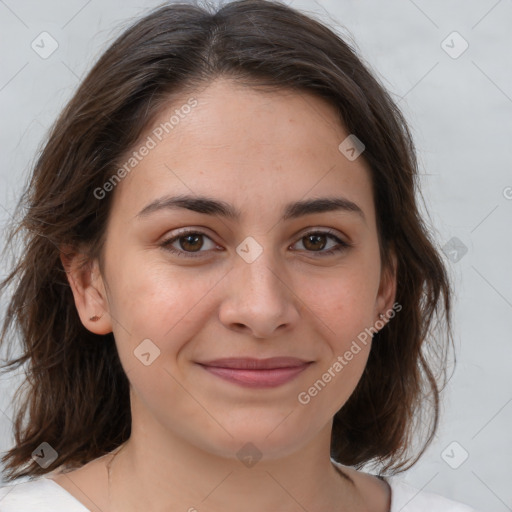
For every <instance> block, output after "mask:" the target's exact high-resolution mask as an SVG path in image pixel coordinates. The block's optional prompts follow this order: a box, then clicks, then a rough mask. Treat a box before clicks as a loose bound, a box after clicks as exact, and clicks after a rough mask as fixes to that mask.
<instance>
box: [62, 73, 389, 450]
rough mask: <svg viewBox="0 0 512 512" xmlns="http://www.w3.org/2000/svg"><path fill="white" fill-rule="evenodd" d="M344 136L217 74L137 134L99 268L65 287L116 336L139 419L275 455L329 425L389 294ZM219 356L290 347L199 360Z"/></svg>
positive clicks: (216, 443) (303, 102)
mask: <svg viewBox="0 0 512 512" xmlns="http://www.w3.org/2000/svg"><path fill="white" fill-rule="evenodd" d="M192 97H193V98H194V101H193V100H191V98H192ZM195 102H197V103H195ZM186 104H189V105H194V106H193V108H184V107H183V105H186ZM180 107H181V108H180ZM176 109H177V110H178V111H179V115H177V117H175V119H174V121H173V127H172V129H169V128H168V132H169V133H168V134H166V133H165V131H164V132H163V134H164V135H165V136H164V137H162V136H161V132H162V130H161V128H160V129H159V128H158V127H159V126H160V125H161V123H165V122H166V121H169V119H170V118H171V116H172V115H173V114H175V111H176ZM178 117H179V120H178V121H177V122H176V119H178ZM167 126H168V127H169V125H167ZM153 130H156V131H153ZM156 134H159V135H160V138H161V139H162V140H159V137H158V136H157V135H156ZM348 135H349V134H348V133H347V132H346V131H345V130H344V128H343V127H342V125H341V123H340V122H339V120H338V119H337V117H336V115H335V113H334V111H333V110H332V108H331V107H330V106H329V105H328V104H326V103H324V102H323V100H321V99H319V98H317V97H315V96H312V95H309V94H298V93H294V92H290V91H287V92H261V91H256V90H254V89H250V88H244V87H242V86H239V85H235V84H234V83H233V82H231V81H228V80H217V81H215V82H213V83H211V84H210V85H209V86H208V87H207V88H206V89H204V90H202V91H201V92H199V93H196V94H190V95H189V96H186V95H184V96H183V101H182V102H181V103H180V102H178V103H176V102H174V103H173V104H172V105H169V109H168V110H166V111H164V112H162V113H161V117H160V119H157V120H156V122H155V123H154V124H153V125H152V126H151V127H150V129H149V130H148V131H147V133H146V134H145V135H144V137H143V138H142V139H141V140H142V141H143V143H147V142H148V141H149V138H148V137H151V138H152V140H153V141H154V142H155V145H154V147H152V148H151V149H149V151H148V152H147V154H146V155H145V156H144V157H143V158H141V160H140V162H138V164H137V165H136V166H135V167H134V168H133V169H132V170H131V171H130V172H129V173H127V175H126V176H125V177H124V178H123V180H122V181H121V182H120V183H119V184H117V185H116V187H115V190H113V191H112V192H111V193H113V194H114V197H113V204H112V210H111V213H110V217H109V222H108V226H107V232H106V243H105V246H104V252H103V263H104V265H103V268H102V269H101V274H100V272H99V267H98V266H97V262H94V266H93V271H92V274H91V279H90V281H88V284H86V285H85V286H84V292H83V293H82V295H80V292H79V291H78V287H76V286H75V285H73V283H72V286H73V291H74V293H75V301H76V303H77V307H78V309H79V313H80V315H81V318H82V321H83V322H84V325H85V326H86V327H87V328H88V329H90V330H91V331H93V332H97V333H106V332H110V331H113V333H114V336H115V340H116V345H117V349H118V352H119V355H120V359H121V362H122V364H123V367H124V370H125V372H126V373H127V376H128V379H129V381H130V384H131V392H132V395H131V400H132V417H133V421H134V423H138V424H144V425H146V429H147V431H148V432H152V434H154V433H155V432H157V431H158V432H160V433H163V432H165V435H169V436H173V437H174V438H176V439H182V440H185V441H187V442H189V443H191V444H192V445H194V446H196V447H198V448H201V449H202V450H207V451H209V452H211V453H214V454H219V455H223V456H229V457H234V456H235V453H236V452H237V451H238V450H239V449H240V447H241V446H243V445H244V444H245V443H246V442H249V441H250V442H252V443H253V444H254V445H255V446H256V447H257V448H258V449H259V450H260V451H261V452H263V453H264V454H265V455H266V456H268V457H270V458H272V457H278V456H284V455H285V454H287V453H291V452H293V451H294V450H297V449H299V448H300V447H301V446H305V445H306V444H307V443H308V442H311V441H312V440H313V439H314V438H315V436H318V435H319V433H320V432H325V430H326V429H327V428H329V427H330V424H331V421H332V417H333V415H334V414H335V412H336V411H337V410H339V409H340V408H341V407H342V406H343V404H344V403H345V402H346V400H347V399H348V398H349V396H350V395H351V393H352V392H353V390H354V388H355V387H356V385H357V383H358V381H359V379H360V377H361V374H362V372H363V370H364V367H365V364H366V361H367V357H368V354H369V351H370V347H371V338H368V336H367V338H368V339H367V342H366V344H365V343H362V342H361V341H358V339H359V340H361V339H362V337H361V333H363V332H364V330H365V328H369V327H371V326H374V325H375V323H376V320H378V318H379V317H378V315H379V313H380V312H385V311H386V310H388V309H389V308H390V307H391V305H392V304H393V299H394V279H385V277H386V275H385V274H384V273H383V272H381V261H380V257H379V244H378V237H377V229H376V219H375V209H374V203H373V196H372V189H371V181H370V173H369V169H368V167H367V165H366V163H365V162H364V160H363V158H362V157H358V158H357V159H355V160H353V161H351V160H349V159H348V158H346V156H345V155H344V154H342V153H341V152H340V150H339V149H338V146H339V145H340V143H341V142H342V141H343V140H344V139H345V138H346V137H347V136H348ZM147 146H148V147H149V146H153V144H152V143H149V144H147ZM139 148H140V146H137V148H135V149H133V150H137V149H139ZM140 153H146V152H145V151H140ZM130 154H131V153H130ZM177 196H191V198H195V199H196V201H195V203H193V202H188V203H186V202H182V203H181V204H177V203H176V202H175V201H174V202H173V200H172V199H173V198H176V197H177ZM198 198H208V200H210V201H214V202H215V203H204V202H203V203H201V202H199V201H197V199H198ZM319 198H325V199H329V200H330V202H329V201H324V202H320V203H317V204H316V207H315V204H314V203H312V201H313V200H318V199H319ZM308 204H309V207H308ZM219 205H220V206H219ZM229 212H230V213H231V214H232V215H228V214H227V213H229ZM235 214H237V215H235ZM103 310H104V311H103ZM95 314H102V317H101V319H100V320H99V321H97V322H91V321H90V320H89V317H91V316H93V315H95ZM358 336H359V338H358ZM354 341H356V342H357V345H358V347H359V350H358V351H356V350H357V349H355V348H354ZM351 347H352V348H351ZM347 352H351V353H352V357H350V358H349V357H345V355H346V354H347ZM224 358H254V359H259V360H261V359H268V358H296V359H293V360H291V359H288V360H285V361H278V360H275V361H273V362H272V361H271V362H270V366H273V367H274V369H267V370H266V371H264V370H261V369H260V370H255V369H252V370H251V369H247V367H246V368H245V370H243V369H240V368H241V367H242V366H243V364H244V361H235V362H234V363H233V361H231V363H232V364H233V365H234V366H235V367H236V368H226V366H229V364H228V363H226V362H221V363H218V364H217V369H215V368H214V366H215V365H214V364H213V363H212V364H211V365H208V364H206V363H211V362H212V361H214V360H218V359H224ZM340 358H341V359H342V360H343V363H342V362H341V361H340ZM245 363H247V361H245ZM336 363H338V365H336ZM249 364H250V363H249ZM223 365H224V368H223V369H222V368H220V367H222V366H223ZM287 365H288V368H284V369H283V366H287ZM340 366H341V369H340ZM279 367H281V369H275V368H279ZM237 368H238V369H237ZM326 374H329V375H330V378H329V375H328V376H327V377H326ZM319 380H321V381H322V384H318V381H319ZM315 383H317V384H316V387H315ZM315 389H316V392H315Z"/></svg>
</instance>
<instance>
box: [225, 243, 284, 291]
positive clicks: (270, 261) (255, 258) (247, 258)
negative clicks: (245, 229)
mask: <svg viewBox="0 0 512 512" xmlns="http://www.w3.org/2000/svg"><path fill="white" fill-rule="evenodd" d="M270 240H271V237H270V236H268V237H265V240H263V237H260V242H258V241H256V240H255V239H254V238H252V237H248V238H247V239H245V240H244V241H243V242H242V243H241V244H240V245H239V246H238V247H237V254H238V255H239V257H240V260H239V261H238V262H237V264H236V265H235V266H236V267H237V268H236V273H237V276H238V279H240V281H239V282H240V284H241V285H242V286H241V287H240V290H241V291H242V292H243V291H244V290H245V291H246V292H247V293H248V294H250V295H251V296H252V297H253V298H257V297H255V296H256V295H260V296H266V295H269V294H270V295H272V296H273V295H280V294H281V292H282V290H281V288H282V287H283V286H284V285H283V283H282V281H281V279H280V278H279V277H278V276H279V273H281V278H283V277H284V270H283V269H282V268H281V266H280V264H279V262H278V261H277V260H276V258H275V254H274V251H273V249H272V247H271V241H270ZM267 298H270V297H267Z"/></svg>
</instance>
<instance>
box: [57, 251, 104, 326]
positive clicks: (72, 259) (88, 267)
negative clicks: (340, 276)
mask: <svg viewBox="0 0 512 512" xmlns="http://www.w3.org/2000/svg"><path fill="white" fill-rule="evenodd" d="M60 260H61V262H62V265H63V267H64V270H65V271H66V275H67V278H68V282H69V285H70V287H71V291H72V292H73V297H74V299H75V306H76V309H77V311H78V315H79V316H80V320H81V321H82V324H83V325H84V327H85V328H86V329H88V330H89V331H91V332H93V333H94V334H108V333H109V332H112V322H111V318H110V314H109V307H108V300H107V295H106V292H105V285H104V281H103V277H102V276H101V273H100V269H99V263H98V260H97V259H95V260H93V261H91V260H89V259H88V258H86V257H85V255H84V254H82V253H80V252H78V251H77V250H76V248H72V247H69V246H64V247H61V249H60ZM98 317H99V319H97V318H98Z"/></svg>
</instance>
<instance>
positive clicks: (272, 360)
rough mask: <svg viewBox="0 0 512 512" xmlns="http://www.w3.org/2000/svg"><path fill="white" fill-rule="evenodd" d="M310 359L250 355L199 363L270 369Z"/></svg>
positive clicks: (303, 363)
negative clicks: (262, 357)
mask: <svg viewBox="0 0 512 512" xmlns="http://www.w3.org/2000/svg"><path fill="white" fill-rule="evenodd" d="M310 362H312V361H306V360H304V359H299V358H297V357H269V358H267V359H257V358H252V357H226V358H223V359H214V360H212V361H206V362H202V363H199V364H201V365H203V366H216V367H218V368H236V369H239V370H271V369H275V368H293V367H297V366H304V365H305V364H307V363H310Z"/></svg>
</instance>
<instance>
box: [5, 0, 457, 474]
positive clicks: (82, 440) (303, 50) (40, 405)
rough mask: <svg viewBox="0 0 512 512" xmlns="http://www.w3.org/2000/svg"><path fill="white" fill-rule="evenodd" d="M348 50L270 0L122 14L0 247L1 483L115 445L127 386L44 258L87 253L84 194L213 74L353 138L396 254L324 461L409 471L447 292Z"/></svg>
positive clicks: (433, 401)
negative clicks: (307, 104)
mask: <svg viewBox="0 0 512 512" xmlns="http://www.w3.org/2000/svg"><path fill="white" fill-rule="evenodd" d="M354 46H355V45H352V46H351V45H350V44H349V43H348V42H346V41H345V38H343V37H342V36H341V35H339V34H337V33H335V32H334V29H331V28H328V27H327V26H326V25H325V24H324V23H323V22H322V21H321V20H319V19H315V17H314V15H309V14H308V15H306V14H304V13H302V12H299V11H298V10H295V9H292V8H290V7H288V6H286V5H284V4H282V3H279V2H277V1H270V0H240V1H235V2H231V3H227V4H224V5H221V6H220V7H218V8H215V9H214V8H212V7H211V6H209V5H206V6H205V5H200V4H198V3H197V2H194V3H190V2H189V3H183V2H182V3H172V4H164V5H161V6H159V7H157V8H156V9H154V10H152V11H150V12H149V13H147V14H146V15H145V16H144V17H142V18H140V19H138V20H135V21H133V22H132V24H131V25H130V26H129V27H128V28H126V29H125V30H124V31H123V32H122V33H121V34H120V35H119V36H118V37H117V39H116V40H115V41H114V42H113V44H111V45H110V46H109V48H108V49H107V50H106V51H105V52H104V53H103V54H102V55H101V56H100V58H99V59H98V60H97V62H96V63H95V64H94V66H93V67H92V69H91V70H90V71H89V73H88V74H87V76H86V77H85V79H84V80H83V81H82V83H81V84H80V85H79V87H78V89H77V90H76V92H75V93H74V95H73V96H72V98H71V100H70V101H69V102H68V103H67V105H66V106H65V108H64V109H63V111H62V112H61V113H60V116H59V117H58V118H57V120H56V121H55V123H54V125H53V126H52V128H51V129H50V130H49V132H48V135H47V137H46V138H45V141H44V144H43V146H42V148H41V151H40V152H39V154H38V155H37V158H36V159H35V163H34V165H33V168H32V172H31V176H30V179H29V180H28V182H27V185H26V187H25V189H24V192H23V195H22V197H21V200H20V202H19V203H18V210H17V211H18V214H19V215H18V217H17V220H16V222H15V223H14V224H13V225H12V226H11V229H10V231H9V235H8V237H7V245H6V247H21V251H20V252H19V255H18V256H16V257H15V259H14V262H13V263H12V266H11V267H10V270H9V272H8V274H7V276H6V277H5V278H4V279H3V281H2V282H1V283H0V291H1V292H2V294H4V295H6V294H7V292H9V299H8V301H7V302H6V310H5V318H4V320H3V324H2V330H1V333H0V335H1V338H0V343H1V344H2V345H4V344H7V343H10V344H11V345H13V346H18V347H19V346H21V349H22V352H21V355H20V356H19V357H17V358H14V359H8V360H6V364H5V365H3V366H4V368H5V369H8V370H12V369H13V368H15V367H20V366H21V365H23V364H24V365H25V368H24V372H25V374H26V379H25V380H24V382H23V384H22V385H21V386H20V387H19V388H18V389H17V391H16V394H15V397H16V409H15V412H16V416H15V420H14V421H13V428H14V437H15V443H16V445H15V446H14V447H13V448H12V449H10V450H9V451H7V452H6V453H5V455H4V456H3V458H2V462H3V463H4V465H5V469H4V475H5V478H7V479H8V480H13V479H16V478H19V477H23V476H31V477H32V476H36V475H42V474H45V473H48V472H50V471H53V470H55V469H56V468H57V467H59V466H66V467H68V468H77V467H80V466H82V465H84V464H86V463H87V462H89V461H91V460H93V459H95V458H98V457H100V456H103V455H105V454H107V453H109V452H110V451H112V450H114V449H115V448H116V447H118V446H119V445H121V444H122V443H124V442H125V441H126V440H127V439H128V438H129V437H130V433H131V411H130V400H129V381H128V379H127V376H126V375H125V373H124V371H123V368H122V366H121V363H120V360H119V357H118V353H117V350H116V345H115V342H114V338H113V334H112V333H109V334H106V335H96V334H93V333H91V332H90V331H88V330H87V329H86V328H85V327H84V326H83V325H82V323H81V321H80V319H79V316H78V313H77V310H76V307H75V304H74V300H73V295H72V292H71V289H70V286H69V283H68V281H67V278H66V273H65V271H64V269H63V266H62V263H61V260H60V252H61V249H62V247H65V246H66V247H67V246H71V247H76V248H80V249H81V250H82V251H83V252H84V253H86V255H87V257H88V258H96V257H99V256H101V250H102V247H103V243H104V236H105V227H106V222H107V219H108V216H109V209H110V205H111V202H112V196H113V194H108V195H107V196H106V197H105V198H104V199H101V200H100V199H99V198H98V197H96V195H95V193H94V191H95V190H97V189H98V187H101V186H102V185H103V184H104V183H105V182H106V181H107V180H108V179H109V177H111V176H112V175H113V173H114V172H115V170H116V169H118V166H119V165H120V163H121V162H122V157H123V155H125V154H127V152H128V151H129V150H130V149H131V148H134V147H135V146H136V144H137V143H138V141H139V140H140V137H141V136H142V134H143V133H144V130H145V128H146V127H148V126H149V125H150V123H151V122H152V121H153V120H154V119H155V118H156V116H157V115H158V114H159V113H160V112H161V111H162V108H163V107H164V106H166V105H168V104H169V102H172V101H173V98H175V97H178V96H179V95H180V94H182V93H183V92H189V91H195V90H198V88H201V87H205V86H207V85H208V84H209V83H211V81H212V80H214V79H216V78H218V77H229V78H231V79H233V80H235V81H236V82H237V83H240V84H242V85H244V86H247V87H254V88H255V87H263V88H266V89H270V90H293V91H296V92H299V93H300V92H309V93H313V94H315V95H316V96H317V97H319V98H323V99H324V100H326V101H328V102H329V104H330V105H332V107H333V109H335V112H336V114H337V116H338V117H339V120H340V123H341V124H342V125H343V126H344V127H345V128H346V130H347V131H348V133H352V134H356V136H357V137H358V138H359V139H360V140H361V141H363V143H364V144H365V150H364V153H363V154H362V156H361V157H362V158H364V159H365V160H366V162H367V163H368V165H369V167H370V170H371V180H372V189H373V197H374V200H375V208H376V213H377V228H378V237H379V245H380V252H381V260H382V265H383V268H384V269H388V270H389V268H390V265H391V258H390V256H391V254H395V255H396V258H397V267H396V276H397V291H396V296H395V300H396V301H397V302H398V303H399V304H400V305H401V307H402V309H401V311H400V313H398V314H397V315H396V317H395V318H394V319H393V320H392V321H390V322H389V323H387V324H386V326H385V327H384V328H383V329H382V330H380V331H379V332H378V333H377V334H375V336H374V339H375V343H373V345H372V349H371V352H370V354H369V359H368V361H367V365H366V368H365V370H364V373H363V375H362V377H361V379H360V381H359V383H358V385H357V387H356V389H355V390H354V392H353V394H352V395H351V396H350V398H349V399H348V401H347V402H346V403H345V405H344V406H343V407H342V408H341V409H340V410H339V411H338V412H337V413H336V414H335V416H334V419H333V429H332V438H331V457H332V458H333V459H335V460H336V461H338V462H340V463H342V464H344V465H350V466H355V467H356V468H358V469H359V468H361V467H363V466H364V465H365V464H367V463H374V464H376V465H378V466H379V467H380V472H381V474H382V473H384V472H388V473H389V472H390V471H391V472H393V473H397V472H400V471H404V470H405V469H407V468H409V467H410V466H412V465H413V464H414V463H416V461H417V460H418V459H419V457H420V456H421V455H422V454H423V452H424V451H425V449H426V448H427V446H428V445H429V444H430V442H431V441H432V439H433V436H434V434H435V432H436V430H437V427H438V422H439V411H440V392H441V391H442V387H443V386H444V385H445V383H446V361H447V354H448V348H449V345H450V341H451V342H453V339H452V333H451V329H452V327H451V318H450V316H451V313H450V308H451V305H450V304H451V300H452V299H451V297H452V291H451V284H450V282H449V279H448V274H447V269H446V268H445V266H444V263H443V260H442V258H441V255H440V251H439V249H438V247H437V246H436V244H435V242H434V239H433V238H432V236H431V234H430V233H429V229H428V227H427V226H426V224H425V223H424V221H423V219H422V217H421V215H420V213H419V209H418V204H417V197H416V196H417V195H421V191H420V190H419V186H418V185H419V184H418V168H417V167H418V163H417V159H416V154H415V147H414V143H413V140H412V135H411V132H410V129H409V128H408V126H407V123H406V121H405V118H404V116H403V114H402V113H401V112H400V110H399V108H398V107H397V104H396V103H395V102H394V101H393V99H392V98H391V95H390V94H389V93H388V92H387V91H386V90H385V88H384V86H383V85H382V84H381V83H380V82H379V80H378V79H377V78H376V77H375V76H374V73H372V72H371V71H370V67H369V66H368V65H367V64H365V63H364V62H363V60H362V59H361V58H360V57H359V56H358V55H357V50H356V49H355V48H354ZM340 142H341V141H340ZM439 325H441V327H442V328H441V329H439V332H437V329H435V328H436V327H437V326H439ZM443 377H444V379H443ZM424 420H425V421H424ZM416 435H418V436H419V437H420V441H421V442H420V445H419V446H416V447H415V446H413V444H414V440H415V436H416ZM43 442H47V443H49V444H50V445H51V446H52V447H53V448H54V449H55V450H56V452H57V453H58V457H57V459H56V460H55V461H54V462H53V463H52V464H50V465H49V466H48V467H45V468H43V467H42V466H40V465H39V464H37V463H36V462H35V461H34V460H33V458H32V453H33V451H34V450H35V449H36V448H37V447H38V446H39V445H40V444H41V443H43Z"/></svg>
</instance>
